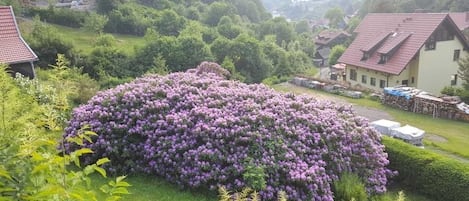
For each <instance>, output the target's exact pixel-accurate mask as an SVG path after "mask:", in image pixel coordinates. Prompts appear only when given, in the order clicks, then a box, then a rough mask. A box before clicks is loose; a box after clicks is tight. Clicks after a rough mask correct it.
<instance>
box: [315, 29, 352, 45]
mask: <svg viewBox="0 0 469 201" xmlns="http://www.w3.org/2000/svg"><path fill="white" fill-rule="evenodd" d="M340 36H343V37H348V36H349V34H348V33H347V32H344V31H340V30H324V31H321V33H319V34H318V36H317V37H316V40H315V43H316V44H319V45H328V44H329V43H330V42H331V41H333V40H334V39H336V38H337V37H340Z"/></svg>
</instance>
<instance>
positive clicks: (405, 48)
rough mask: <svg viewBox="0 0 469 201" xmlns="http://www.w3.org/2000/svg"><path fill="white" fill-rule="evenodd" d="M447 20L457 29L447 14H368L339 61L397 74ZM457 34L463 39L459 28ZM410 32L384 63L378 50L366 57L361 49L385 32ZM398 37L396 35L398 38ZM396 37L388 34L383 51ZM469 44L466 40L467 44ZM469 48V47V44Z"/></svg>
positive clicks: (389, 46)
mask: <svg viewBox="0 0 469 201" xmlns="http://www.w3.org/2000/svg"><path fill="white" fill-rule="evenodd" d="M445 20H447V21H448V23H449V24H450V25H452V26H453V27H454V29H457V27H456V25H455V24H454V22H453V21H452V20H451V18H449V17H448V14H447V13H371V14H368V15H367V16H366V17H365V18H364V19H363V21H362V22H361V23H360V25H359V26H358V27H357V28H356V29H355V32H356V33H357V37H356V38H355V40H354V41H353V42H352V44H351V45H350V46H349V47H348V48H347V50H346V51H345V52H344V54H343V55H342V56H341V57H340V58H339V62H342V63H345V64H348V65H354V66H358V67H363V68H366V69H370V70H376V71H380V72H385V73H390V74H394V75H398V74H400V73H401V72H402V70H404V68H405V67H406V66H407V64H409V62H410V61H411V60H412V58H413V57H414V56H415V55H416V54H417V53H418V52H419V50H420V48H421V47H423V45H424V44H425V42H426V40H427V39H428V38H429V37H430V35H431V34H432V33H433V32H434V31H435V30H436V28H437V27H438V26H439V25H440V24H441V23H443V22H444V21H445ZM456 31H457V32H458V34H456V35H457V37H458V38H459V39H460V40H464V39H463V36H462V34H461V33H460V32H459V30H456ZM383 33H384V34H386V33H389V34H394V33H397V34H398V35H399V34H401V35H404V36H405V35H409V36H408V37H407V38H406V39H405V41H402V43H401V44H400V46H399V48H398V49H397V50H396V51H395V52H394V54H393V56H392V57H390V58H389V60H388V61H387V62H386V63H384V64H378V62H379V61H380V55H379V54H378V53H377V52H376V51H375V52H373V53H372V54H371V55H370V57H369V58H368V59H366V60H363V61H362V60H361V59H362V58H363V51H362V50H361V49H363V48H366V47H367V46H369V44H370V42H373V40H374V39H376V38H379V37H380V35H382V34H383ZM396 39H397V38H396ZM396 39H392V38H391V37H388V38H387V39H386V41H384V43H383V44H382V45H381V46H380V48H382V49H380V50H381V51H382V52H385V51H387V49H388V48H392V47H393V46H395V45H399V44H395V43H396V41H398V40H396ZM465 44H466V45H467V43H465ZM466 47H467V46H466Z"/></svg>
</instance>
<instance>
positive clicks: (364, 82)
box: [362, 75, 367, 84]
mask: <svg viewBox="0 0 469 201" xmlns="http://www.w3.org/2000/svg"><path fill="white" fill-rule="evenodd" d="M366 80H367V77H366V75H362V83H363V84H366Z"/></svg>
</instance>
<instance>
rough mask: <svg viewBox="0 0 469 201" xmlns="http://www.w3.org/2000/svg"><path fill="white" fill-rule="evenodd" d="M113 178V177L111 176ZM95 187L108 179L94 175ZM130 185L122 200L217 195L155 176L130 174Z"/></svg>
mask: <svg viewBox="0 0 469 201" xmlns="http://www.w3.org/2000/svg"><path fill="white" fill-rule="evenodd" d="M111 179H112V178H111ZM92 180H93V182H94V183H93V188H94V189H96V191H99V190H98V189H99V188H100V187H101V185H103V184H104V183H105V182H106V181H107V180H108V179H104V178H102V177H101V176H100V175H93V176H92ZM125 181H126V182H128V183H129V184H130V185H132V186H130V187H128V188H127V190H129V192H130V193H131V194H130V195H125V196H123V198H122V200H124V201H125V200H131V201H175V200H177V201H216V200H217V195H215V194H209V193H207V192H195V191H188V190H182V189H180V188H178V187H177V186H175V185H173V184H170V183H168V182H166V181H164V180H163V179H160V178H158V177H155V176H143V175H137V176H129V177H127V178H126V179H125ZM98 200H104V196H103V195H98Z"/></svg>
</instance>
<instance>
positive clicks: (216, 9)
mask: <svg viewBox="0 0 469 201" xmlns="http://www.w3.org/2000/svg"><path fill="white" fill-rule="evenodd" d="M234 13H235V8H234V7H233V6H232V5H231V4H228V3H225V2H218V1H217V2H214V3H212V4H210V6H209V7H208V11H207V13H206V14H205V20H204V22H205V23H206V24H208V25H210V26H216V25H217V24H218V22H219V21H220V19H221V18H222V17H223V16H229V15H231V14H234Z"/></svg>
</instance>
